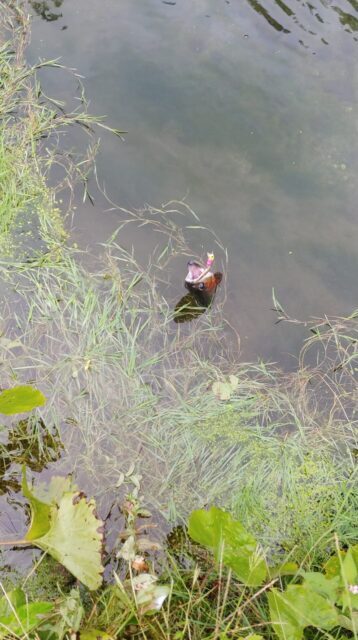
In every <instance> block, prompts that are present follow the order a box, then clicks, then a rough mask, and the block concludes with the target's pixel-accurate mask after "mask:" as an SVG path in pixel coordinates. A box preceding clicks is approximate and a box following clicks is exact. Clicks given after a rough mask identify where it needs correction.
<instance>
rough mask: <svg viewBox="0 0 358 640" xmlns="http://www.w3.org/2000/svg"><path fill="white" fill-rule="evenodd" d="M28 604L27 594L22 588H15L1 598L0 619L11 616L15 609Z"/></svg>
mask: <svg viewBox="0 0 358 640" xmlns="http://www.w3.org/2000/svg"><path fill="white" fill-rule="evenodd" d="M23 604H26V596H25V593H24V592H23V591H22V589H13V590H12V591H8V593H7V594H6V595H4V596H2V598H0V619H1V618H3V617H6V616H10V615H11V614H12V613H13V609H17V608H18V607H21V606H22V605H23Z"/></svg>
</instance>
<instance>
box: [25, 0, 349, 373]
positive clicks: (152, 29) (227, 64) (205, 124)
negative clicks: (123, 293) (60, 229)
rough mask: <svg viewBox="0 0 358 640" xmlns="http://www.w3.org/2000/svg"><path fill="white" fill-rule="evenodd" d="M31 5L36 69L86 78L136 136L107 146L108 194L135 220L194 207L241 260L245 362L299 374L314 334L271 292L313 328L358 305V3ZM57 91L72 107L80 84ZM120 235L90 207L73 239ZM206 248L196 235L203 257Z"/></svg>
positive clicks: (238, 311) (102, 157)
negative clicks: (153, 209)
mask: <svg viewBox="0 0 358 640" xmlns="http://www.w3.org/2000/svg"><path fill="white" fill-rule="evenodd" d="M30 4H31V5H32V9H33V13H34V16H35V19H34V24H33V30H32V43H31V46H30V50H29V58H30V60H31V61H35V60H37V59H38V58H39V57H42V58H57V57H61V62H62V63H63V64H65V65H68V66H70V67H75V68H76V69H78V71H79V73H81V74H82V75H83V76H84V77H85V81H84V83H85V88H86V93H87V96H88V98H89V101H90V111H91V112H92V113H95V114H105V115H106V116H108V120H107V121H108V124H110V125H112V126H115V127H118V128H120V129H123V130H125V131H126V132H127V133H126V135H125V136H124V141H123V142H121V141H120V140H118V139H116V138H115V137H114V136H110V135H104V136H102V145H101V151H100V153H99V156H98V161H97V165H98V175H99V179H100V181H101V182H102V183H103V182H104V183H105V186H106V190H107V193H108V194H109V195H110V197H111V198H112V199H113V200H114V201H115V202H116V203H118V204H119V205H121V206H123V207H128V208H141V207H143V204H144V203H150V204H151V205H153V206H158V205H159V206H160V205H161V203H164V202H166V201H168V200H171V199H173V198H174V199H182V198H185V199H186V201H187V203H188V204H189V205H190V207H192V208H193V210H195V212H196V214H197V215H198V216H199V218H200V224H202V225H204V226H207V227H210V228H211V229H213V231H214V232H215V233H216V234H217V235H218V236H219V237H220V239H221V241H222V243H223V245H224V246H225V247H226V248H227V250H228V255H229V263H228V270H227V273H226V274H225V277H226V284H227V294H228V298H227V302H226V306H225V313H226V315H227V317H228V318H229V320H230V321H231V323H233V324H234V325H235V327H236V329H237V330H238V331H239V333H240V335H241V339H242V351H243V357H245V358H254V359H255V358H256V357H258V356H260V357H264V358H268V359H271V360H276V361H280V362H281V363H285V364H286V365H287V366H289V363H290V357H289V356H287V354H296V355H297V353H298V350H299V346H300V345H301V342H302V337H303V333H302V330H300V329H298V328H297V327H294V326H292V325H290V326H282V325H278V326H275V324H274V321H275V317H274V314H273V313H272V311H270V307H271V306H272V298H271V296H272V288H273V287H274V289H275V292H276V295H277V297H278V299H279V300H280V302H281V303H282V304H283V306H284V307H285V308H286V309H287V311H288V312H289V313H290V314H291V315H292V316H295V317H299V318H303V319H305V318H307V317H309V316H312V315H318V316H321V315H322V314H348V313H350V312H351V311H352V310H353V309H354V307H355V306H356V303H357V298H358V295H357V294H358V278H357V266H358V265H357V239H358V238H357V223H356V211H357V210H356V203H357V201H358V188H357V182H356V175H357V169H358V157H357V149H358V145H357V142H358V140H357V88H358V73H357V69H358V66H357V63H356V60H357V51H358V49H357V46H358V43H357V40H358V5H357V2H356V0H336V1H335V2H334V3H332V2H331V1H330V0H312V2H305V1H302V0H287V2H283V1H282V0H260V2H259V1H258V0H238V1H236V2H234V1H232V0H196V1H195V2H192V0H175V1H174V0H173V1H171V2H169V1H166V0H136V2H134V1H133V0H76V1H75V2H74V1H73V0H62V1H61V0H53V1H52V2H51V1H48V2H31V3H30ZM43 82H44V86H45V88H46V91H47V93H49V94H50V95H53V96H56V98H59V99H64V100H67V101H69V102H71V97H72V96H73V95H74V83H73V80H71V79H70V78H69V76H68V74H66V73H63V72H61V71H58V72H54V71H51V73H50V74H46V75H45V76H44V77H43ZM74 140H75V138H74ZM93 189H94V186H93ZM119 222H120V215H119V214H116V213H115V212H111V213H108V212H105V210H104V206H102V205H100V204H99V201H96V202H95V206H94V207H93V206H92V205H91V204H90V203H89V202H88V203H85V204H81V203H80V202H79V203H78V211H77V216H76V218H75V223H74V224H75V229H76V230H75V236H76V237H77V238H80V240H81V242H82V243H83V244H85V245H89V246H93V245H94V244H95V243H96V242H97V241H101V240H102V239H105V238H106V237H108V236H109V235H110V234H111V233H112V231H113V230H114V229H115V228H116V226H117V225H118V224H119ZM130 240H131V242H132V241H133V238H131V239H130ZM205 241H206V240H205ZM205 241H204V240H203V241H201V240H200V234H199V235H198V233H196V238H195V241H193V244H194V247H193V249H194V250H195V251H197V252H199V253H200V252H202V253H205V251H206V250H207V249H210V248H211V247H207V246H205V244H204V242H205ZM134 242H136V239H135V238H134ZM136 250H137V251H138V252H144V251H145V243H144V242H143V239H141V238H140V237H139V236H138V240H137V245H136ZM185 270H186V268H185V260H184V259H183V272H182V273H180V274H179V275H178V274H173V283H174V284H175V287H177V285H178V287H179V290H177V291H174V292H173V299H177V298H178V297H180V294H181V289H180V287H181V286H182V285H181V282H182V280H183V279H184V276H185ZM291 362H292V358H291Z"/></svg>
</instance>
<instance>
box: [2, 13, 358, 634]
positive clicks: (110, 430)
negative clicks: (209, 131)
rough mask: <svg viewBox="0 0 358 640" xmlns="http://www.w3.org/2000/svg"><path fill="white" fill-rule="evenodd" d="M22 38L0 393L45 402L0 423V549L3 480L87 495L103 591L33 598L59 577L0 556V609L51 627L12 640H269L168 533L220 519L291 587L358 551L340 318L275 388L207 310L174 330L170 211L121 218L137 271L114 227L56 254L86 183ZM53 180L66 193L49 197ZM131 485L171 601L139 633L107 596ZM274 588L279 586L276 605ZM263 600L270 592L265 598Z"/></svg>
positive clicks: (8, 188)
mask: <svg viewBox="0 0 358 640" xmlns="http://www.w3.org/2000/svg"><path fill="white" fill-rule="evenodd" d="M28 29H29V23H28V21H27V20H26V18H25V17H24V15H23V14H22V13H21V12H19V10H18V9H16V8H14V10H13V11H10V10H9V12H8V14H7V16H6V20H4V23H3V25H2V33H3V38H4V40H3V46H2V50H1V55H0V67H1V78H2V86H1V87H0V105H1V114H2V124H1V128H0V167H1V169H0V170H1V174H2V181H1V187H0V188H1V190H2V191H3V194H2V196H3V197H2V204H1V205H0V232H1V238H2V242H3V246H4V251H3V257H2V258H1V260H0V274H1V280H2V307H1V337H0V349H1V365H2V369H1V371H2V378H1V386H2V387H3V388H7V387H12V386H13V385H14V384H23V383H33V384H36V386H37V387H38V388H39V389H41V390H42V392H43V393H44V394H45V396H46V397H47V399H48V401H47V404H46V405H45V406H44V407H40V408H38V409H36V411H35V412H34V413H33V415H32V417H31V419H30V420H28V421H26V420H25V421H23V422H16V421H15V419H12V418H5V417H4V418H2V420H1V424H2V433H1V436H2V440H1V462H2V470H3V472H2V481H3V482H2V485H1V486H2V487H3V491H4V496H3V503H2V506H3V510H4V513H6V519H4V520H3V523H2V524H1V525H0V529H1V538H2V539H5V538H6V537H8V535H9V530H8V529H9V524H8V523H9V522H10V523H11V526H12V527H14V528H15V529H21V528H24V527H25V521H26V516H25V513H24V510H23V508H22V506H20V507H19V508H18V506H19V504H20V505H21V504H22V502H21V500H19V496H20V494H21V484H20V481H19V473H20V465H21V464H23V463H25V464H26V465H27V467H28V468H30V469H31V470H32V471H33V472H34V473H36V472H44V474H43V475H44V476H45V477H47V478H48V476H49V475H52V474H56V475H57V474H59V475H64V474H66V473H69V472H70V473H72V474H73V475H74V477H75V480H76V482H77V484H78V485H79V486H80V488H81V489H82V490H84V491H85V492H86V493H87V494H88V495H94V496H95V498H96V502H97V507H98V510H99V512H100V514H101V516H102V518H103V519H104V520H105V522H106V535H107V546H106V555H105V558H106V580H107V582H108V584H109V586H108V587H106V588H104V589H102V590H99V591H98V592H97V593H95V594H90V593H89V592H87V591H85V590H84V589H82V588H81V589H78V588H77V587H76V585H74V584H73V582H72V581H71V577H69V576H68V575H67V574H66V575H65V578H64V581H62V579H61V575H60V573H59V574H58V582H59V583H60V584H59V585H57V577H56V579H55V580H54V581H53V580H52V582H51V584H50V581H49V576H50V575H51V576H53V574H54V572H55V571H58V572H59V567H60V565H59V564H55V565H54V564H51V563H53V562H54V561H52V560H50V559H49V558H48V555H47V554H46V553H45V554H44V556H42V560H40V564H39V566H38V567H37V566H36V567H35V568H34V566H33V564H32V562H33V559H32V555H27V556H26V558H25V560H24V562H23V565H24V566H23V567H22V571H16V569H17V568H18V567H16V562H17V560H16V558H19V556H16V553H17V552H16V551H6V552H5V551H3V552H2V554H1V559H0V561H1V563H2V567H3V574H4V577H6V580H7V582H6V584H5V583H4V585H5V586H4V591H9V589H10V587H11V584H12V586H18V585H19V584H21V585H22V586H23V588H24V590H25V591H26V593H27V594H28V595H30V599H31V598H33V599H34V598H42V599H46V600H51V602H52V601H55V600H56V598H57V602H56V607H57V608H56V616H57V617H56V621H57V620H58V619H59V620H60V622H58V624H57V622H56V624H57V626H56V629H55V631H54V630H53V629H52V631H51V633H50V632H49V631H48V629H47V631H46V632H45V631H43V632H40V631H37V630H26V628H25V631H24V628H21V626H20V630H17V632H16V633H14V634H12V635H14V636H15V637H16V636H17V637H26V638H28V637H35V638H38V637H41V638H42V637H46V638H47V637H48V638H50V637H51V638H52V637H56V638H57V637H58V638H62V637H68V638H72V637H74V635H75V634H76V633H77V632H78V631H79V629H80V628H82V627H81V625H82V626H83V627H84V628H86V627H88V628H93V625H94V626H95V628H97V627H99V628H100V629H101V630H102V631H101V632H100V633H98V632H97V636H93V635H92V637H98V635H99V636H102V637H103V638H105V637H106V634H105V631H106V630H107V631H108V633H109V634H110V636H111V637H118V638H121V637H142V638H143V637H144V638H177V639H179V638H198V639H199V638H211V639H213V640H214V639H219V638H220V639H221V640H224V638H232V637H242V638H244V637H247V636H248V635H249V633H250V631H252V633H254V631H256V632H257V633H261V632H262V633H263V634H264V636H263V637H265V638H271V637H272V638H273V637H277V636H276V635H275V633H276V631H275V629H274V628H273V626H272V621H270V619H269V611H268V605H267V602H266V600H264V599H263V600H262V599H261V597H260V596H261V591H260V590H259V591H260V592H259V593H258V592H257V591H255V590H254V591H253V590H250V589H249V588H248V587H247V586H245V585H243V583H242V581H240V580H239V579H237V577H235V576H233V575H232V573H231V569H230V568H229V570H228V567H226V566H224V565H225V563H223V562H221V561H219V563H218V564H217V563H216V564H215V562H213V559H212V556H211V554H210V553H209V552H208V551H207V550H206V549H204V548H203V547H198V546H195V545H194V544H193V541H189V540H188V538H187V534H186V531H185V526H186V524H187V521H188V517H189V516H190V513H191V512H192V511H193V510H194V509H200V508H202V507H204V506H208V505H209V506H210V505H213V504H215V505H218V506H220V507H222V508H224V509H226V510H227V511H228V512H230V513H231V514H232V515H233V516H234V517H235V518H238V519H239V520H240V522H241V523H242V524H243V525H244V526H245V527H246V528H247V530H248V531H250V532H251V534H253V535H254V536H255V538H256V540H257V544H258V545H259V547H260V549H261V550H263V551H264V553H265V557H266V559H267V563H268V566H270V567H274V566H277V564H280V563H282V562H283V560H284V559H289V560H292V561H294V562H295V563H296V568H295V569H294V572H293V576H294V578H293V579H294V580H296V582H297V583H298V581H299V580H301V579H302V573H300V572H302V571H303V570H314V569H321V568H322V566H323V565H324V563H326V562H327V561H328V560H329V558H330V557H331V556H332V554H334V553H335V552H336V551H337V545H338V546H339V545H340V546H341V547H342V548H344V549H347V548H348V546H350V545H354V544H355V543H356V542H357V533H356V532H357V528H358V510H357V506H358V505H357V491H356V484H357V468H356V455H357V448H358V447H357V412H356V406H357V384H356V382H357V380H356V379H357V359H358V352H357V344H358V338H357V331H358V328H357V317H358V314H357V313H356V314H353V315H352V316H351V317H349V318H335V319H324V320H322V321H315V322H312V323H311V324H310V323H308V325H307V336H308V337H307V341H306V343H305V344H304V345H303V349H302V352H301V357H300V362H299V366H298V368H297V371H296V372H294V373H292V374H287V373H285V372H282V371H280V370H279V369H278V368H277V367H275V366H274V365H271V364H265V363H243V362H241V361H240V356H239V351H238V349H237V348H235V347H234V345H236V344H237V343H236V336H235V334H234V333H233V332H232V331H231V329H230V328H229V327H228V326H227V325H226V324H225V321H224V319H223V317H222V315H221V311H220V308H218V307H215V308H213V309H211V310H209V311H208V313H206V314H205V315H204V316H202V317H200V319H199V320H198V321H196V322H194V323H192V324H190V325H181V324H176V323H174V322H173V316H174V311H173V308H174V305H173V301H172V300H169V299H168V297H167V296H166V295H164V293H165V291H166V290H165V287H164V286H163V278H164V275H163V274H165V273H166V272H169V273H170V265H171V264H173V263H175V260H176V259H177V257H178V256H180V255H183V254H186V253H190V247H189V246H188V244H187V242H186V238H185V225H183V224H182V225H181V227H180V228H179V227H178V226H177V225H176V219H177V218H178V216H179V214H184V215H187V216H190V215H191V214H190V211H188V210H187V208H186V207H185V206H184V205H179V204H176V205H175V206H174V205H173V204H171V205H168V207H164V208H163V209H162V210H155V211H153V210H145V211H143V212H141V213H135V214H134V213H133V214H129V212H127V214H126V215H127V217H128V218H129V220H130V224H131V225H136V227H137V229H138V233H139V230H140V229H141V228H142V227H143V224H145V228H148V227H150V228H152V229H156V230H158V231H159V232H160V235H158V237H160V239H161V241H160V246H159V248H157V249H156V251H155V252H154V253H153V254H152V255H148V256H144V257H143V256H140V257H138V256H137V255H136V252H135V250H133V251H131V252H129V251H128V250H126V249H124V248H123V246H122V238H125V233H126V224H127V223H126V222H125V221H124V220H123V223H122V227H121V229H120V230H119V231H118V233H117V234H115V235H114V237H113V238H112V239H111V240H110V241H109V242H108V243H107V244H106V245H104V246H102V248H101V251H100V252H99V255H97V256H96V257H94V256H91V255H89V254H88V253H87V252H83V251H81V250H80V249H75V248H73V247H71V242H70V241H68V242H67V241H66V236H67V235H68V229H67V232H66V231H65V229H66V212H60V210H59V209H58V193H59V189H60V188H61V187H63V186H64V185H65V184H67V185H70V187H73V184H74V181H75V180H76V179H79V178H80V179H85V178H86V172H87V170H88V168H89V166H90V160H91V159H92V157H93V146H90V148H89V151H88V154H87V155H86V157H85V158H83V160H81V161H80V163H79V164H76V163H75V162H74V161H73V157H72V155H71V153H70V152H65V151H64V150H63V149H62V150H61V152H60V148H59V146H58V140H59V138H60V135H61V131H62V130H63V129H64V128H65V127H69V126H70V127H72V126H75V125H76V124H77V125H78V126H81V125H85V126H88V125H89V124H92V123H93V119H91V118H90V117H89V116H88V115H87V114H85V113H82V112H78V113H72V114H65V113H64V112H63V111H62V106H61V109H59V106H58V105H57V106H56V103H53V102H52V103H51V101H49V100H48V98H45V96H44V95H43V94H42V92H41V88H40V86H39V84H38V79H37V77H38V76H37V74H38V72H39V66H42V65H38V66H35V67H32V68H29V67H28V65H26V61H25V58H24V47H25V44H26V38H27V34H28ZM5 40H6V42H5ZM48 66H53V67H56V66H58V63H48ZM54 72H55V69H54ZM51 104H52V106H51ZM99 124H103V123H101V122H100V123H99ZM58 163H60V164H61V166H62V167H63V168H65V171H64V175H65V179H64V181H63V182H61V184H55V185H54V186H50V185H52V182H51V177H52V175H53V169H54V167H55V166H56V165H57V164H58ZM69 200H70V201H71V198H70V199H69ZM175 210H176V211H175ZM124 217H126V216H125V214H124V212H123V218H124ZM180 219H181V222H182V220H185V219H186V218H185V217H184V218H183V215H181V216H180ZM188 224H190V221H189V220H188ZM20 226H21V230H22V233H19V227H20ZM28 227H29V228H30V230H31V232H30V233H31V234H32V235H30V236H29V238H30V241H29V243H28V244H26V243H25V244H26V248H24V245H23V237H24V235H25V234H27V233H28V230H27V229H28ZM183 227H184V231H183ZM34 234H36V237H37V238H38V239H37V240H36V241H35V240H34ZM26 237H27V235H26ZM5 249H6V255H5ZM168 269H169V271H168ZM277 311H278V314H279V315H280V316H282V317H283V316H284V315H285V314H284V313H283V312H282V310H280V309H279V307H278V305H277ZM284 319H285V321H287V322H289V321H291V319H290V318H289V317H287V316H285V317H284ZM230 376H231V378H230ZM218 383H219V384H218ZM222 384H224V385H226V386H225V387H222V386H220V385H222ZM223 390H224V391H225V393H224V392H223ZM126 472H127V473H128V472H129V473H128V475H127V476H124V474H125V473H126ZM133 475H135V478H136V480H135V481H134V486H138V485H139V486H140V502H141V503H144V505H145V506H146V508H147V507H148V508H149V509H150V510H151V512H152V513H153V520H154V521H155V523H156V524H157V525H158V527H157V530H156V535H155V540H156V542H157V543H158V544H159V543H161V544H162V545H163V546H165V544H166V545H167V546H166V550H162V551H161V552H160V553H159V557H158V556H157V555H156V554H154V555H153V548H152V549H150V550H149V552H148V553H147V551H146V552H145V553H144V555H145V556H146V557H147V556H148V557H147V562H148V564H150V566H151V570H152V571H153V572H154V573H156V574H157V575H162V580H163V581H164V582H165V583H166V584H169V585H170V597H169V598H168V600H167V607H166V608H164V609H162V611H161V612H160V613H158V614H157V616H155V617H153V618H148V617H146V616H145V615H144V614H143V616H141V615H139V614H138V606H137V605H138V603H137V601H136V599H135V597H131V595H132V596H133V593H132V594H130V593H129V594H128V591H126V589H125V588H122V587H123V581H124V580H125V578H127V579H128V580H129V583H131V584H132V585H133V577H135V571H134V573H133V571H132V569H131V567H130V566H128V563H127V562H126V559H125V558H124V557H120V558H118V556H117V553H118V550H120V549H121V544H120V542H119V534H120V531H121V530H122V529H123V528H124V527H125V526H126V517H127V520H128V513H127V516H126V511H125V508H123V505H124V504H125V503H126V500H127V502H128V495H131V492H133V486H132V484H131V482H132V480H133ZM138 491H139V489H138ZM137 497H138V496H137ZM13 505H14V506H15V507H16V509H13ZM15 511H16V513H15ZM19 514H20V515H19ZM14 523H15V525H14ZM178 525H181V526H182V527H183V528H182V529H180V528H179V529H178V528H177V529H176V530H174V532H173V533H172V535H171V536H169V537H167V535H168V533H169V532H170V531H171V530H172V528H173V527H174V526H176V527H178ZM10 528H11V527H10ZM154 549H155V546H154ZM339 557H340V556H339ZM36 561H37V562H38V561H39V557H38V556H36ZM9 568H10V569H11V571H9ZM114 570H115V571H116V574H114ZM138 573H139V575H140V572H138ZM14 575H15V577H14ZM116 576H117V577H116ZM137 577H138V576H137ZM68 578H69V579H68ZM199 578H200V579H199ZM131 579H132V582H131ZM265 580H266V578H265ZM54 582H55V584H54ZM285 584H286V583H285V579H284V578H283V577H280V582H279V583H278V585H277V586H280V587H281V588H282V589H283V588H284V586H285ZM113 585H114V586H113ZM121 585H122V586H121ZM268 585H271V577H270V575H268V576H267V580H266V582H265V583H264V584H263V586H262V589H263V591H262V593H263V594H264V595H265V591H266V590H268V589H269V588H271V586H272V585H271V586H268ZM71 589H72V592H71ZM257 594H258V595H257ZM134 596H135V594H134ZM59 601H60V605H59V604H58V602H59ZM71 607H72V608H71ZM78 611H80V613H81V615H79V616H78V617H77V619H75V613H76V612H77V613H78ZM76 620H77V622H76ZM61 621H62V622H61ZM64 621H65V622H64ZM311 626H312V625H311ZM345 629H346V631H345V632H343V633H342V630H341V629H338V630H336V631H333V632H332V633H331V632H330V633H328V631H327V630H325V627H324V625H323V630H322V629H321V630H320V629H318V630H314V631H312V629H311V630H308V631H307V630H306V631H305V634H306V636H305V637H307V638H323V637H325V638H332V637H334V638H342V639H343V637H356V636H357V631H356V630H355V629H353V630H352V629H351V630H349V628H348V630H347V627H345ZM41 633H42V635H41ZM46 633H47V635H46ZM1 634H2V635H1ZM51 634H54V635H51ZM332 634H333V635H332ZM347 634H348V635H347ZM349 634H350V636H349ZM10 635H11V634H10ZM278 635H279V634H278ZM0 636H1V637H6V633H5V636H4V634H3V631H1V630H0ZM82 636H83V637H84V638H86V635H85V632H81V637H82ZM279 637H282V636H279ZM286 637H287V640H289V638H291V637H295V638H296V640H297V638H299V637H301V636H297V635H296V636H290V635H287V636H286Z"/></svg>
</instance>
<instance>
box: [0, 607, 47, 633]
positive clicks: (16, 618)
mask: <svg viewBox="0 0 358 640" xmlns="http://www.w3.org/2000/svg"><path fill="white" fill-rule="evenodd" d="M52 608H53V605H52V604H51V603H50V602H30V603H27V604H23V605H21V606H18V607H16V608H15V606H14V605H13V609H14V611H12V612H11V613H10V614H9V615H8V616H1V617H0V638H9V636H10V635H13V636H21V637H22V636H23V635H24V634H27V633H29V632H30V631H31V630H33V629H35V628H36V627H38V626H39V624H41V622H42V621H43V617H44V616H45V615H46V614H48V613H50V611H52Z"/></svg>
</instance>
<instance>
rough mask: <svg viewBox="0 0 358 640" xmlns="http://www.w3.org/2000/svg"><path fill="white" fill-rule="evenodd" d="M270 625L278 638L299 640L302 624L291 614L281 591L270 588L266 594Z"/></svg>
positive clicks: (301, 635) (281, 639) (301, 634)
mask: <svg viewBox="0 0 358 640" xmlns="http://www.w3.org/2000/svg"><path fill="white" fill-rule="evenodd" d="M267 598H268V603H269V609H270V618H271V622H272V627H273V629H274V631H275V632H276V634H277V635H278V637H279V638H280V640H301V638H302V637H303V629H304V626H302V625H301V624H299V622H298V621H297V619H296V617H295V616H294V615H293V614H292V611H291V608H290V607H288V606H287V605H286V602H285V600H284V598H283V597H282V593H281V592H280V591H278V590H277V589H272V590H271V591H270V593H269V594H268V596H267Z"/></svg>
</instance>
